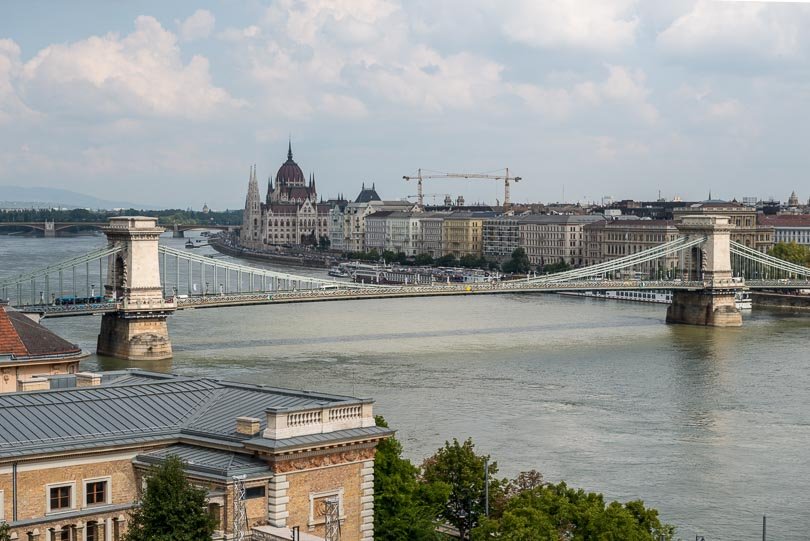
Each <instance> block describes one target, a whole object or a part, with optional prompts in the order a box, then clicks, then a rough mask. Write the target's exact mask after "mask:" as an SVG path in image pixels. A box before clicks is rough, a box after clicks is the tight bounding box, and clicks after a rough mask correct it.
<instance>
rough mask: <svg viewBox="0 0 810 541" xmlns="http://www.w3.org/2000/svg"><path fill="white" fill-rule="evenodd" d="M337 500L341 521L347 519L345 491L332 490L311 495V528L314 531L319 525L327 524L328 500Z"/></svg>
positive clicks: (340, 489)
mask: <svg viewBox="0 0 810 541" xmlns="http://www.w3.org/2000/svg"><path fill="white" fill-rule="evenodd" d="M333 498H337V500H338V516H339V519H340V520H343V519H344V518H346V517H345V514H344V510H343V489H342V488H339V489H336V490H330V491H326V492H310V494H309V523H308V525H309V528H310V529H312V528H314V527H315V526H316V525H318V524H324V523H325V522H326V506H327V500H329V499H333Z"/></svg>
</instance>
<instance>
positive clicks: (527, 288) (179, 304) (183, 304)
mask: <svg viewBox="0 0 810 541" xmlns="http://www.w3.org/2000/svg"><path fill="white" fill-rule="evenodd" d="M705 285H706V284H704V283H703V282H684V281H681V280H677V281H633V280H624V281H611V280H605V281H582V282H567V283H532V282H527V281H513V282H495V283H492V284H490V283H476V284H442V285H429V286H399V287H397V286H392V287H373V288H371V287H370V288H363V289H348V288H346V289H304V290H300V291H269V292H258V291H257V292H246V293H228V294H224V295H216V294H214V295H197V296H192V297H181V298H177V299H176V308H177V310H188V309H196V308H218V307H226V306H244V305H252V304H287V303H303V302H325V301H347V300H362V299H388V298H407V297H438V296H454V295H503V294H514V293H558V292H565V291H638V290H641V291H644V290H670V291H672V290H676V291H677V290H682V291H683V290H685V291H697V290H701V289H704V288H705ZM729 289H739V290H749V289H810V280H757V281H748V282H745V283H744V284H742V283H731V284H729ZM173 306H174V305H173V304H172V305H171V307H170V308H169V309H173ZM19 309H20V310H22V311H24V312H30V313H37V314H40V315H42V317H71V316H81V315H92V314H102V313H105V312H115V311H117V310H120V309H122V306H121V304H120V303H112V302H109V303H97V304H75V305H72V304H67V305H26V306H20V307H19Z"/></svg>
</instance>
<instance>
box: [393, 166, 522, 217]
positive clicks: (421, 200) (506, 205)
mask: <svg viewBox="0 0 810 541" xmlns="http://www.w3.org/2000/svg"><path fill="white" fill-rule="evenodd" d="M505 171H506V173H505V174H504V175H490V174H486V173H435V174H431V175H423V174H422V169H421V168H419V169H417V173H416V176H415V177H409V176H403V177H402V178H403V179H405V180H406V181H410V180H416V193H417V204H418V205H419V208H420V209H421V208H425V197H424V192H423V190H422V181H423V180H424V179H426V178H466V179H486V180H502V181H503V210H504V212H509V210H510V207H511V205H512V203H511V198H510V189H509V181H515V182H518V181H520V180H521V177H510V176H509V168H508V167H507V168H506V169H505Z"/></svg>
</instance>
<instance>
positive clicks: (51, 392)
mask: <svg viewBox="0 0 810 541" xmlns="http://www.w3.org/2000/svg"><path fill="white" fill-rule="evenodd" d="M177 383H188V384H197V383H216V382H215V381H212V380H209V379H202V378H201V379H198V380H193V379H192V380H169V381H155V382H149V383H144V382H140V383H124V384H121V385H116V386H115V387H114V389H115V390H120V389H127V388H132V387H142V386H143V387H149V388H152V387H155V386H159V385H164V384H177ZM219 387H220V386H219V385H217V386H216V387H213V388H212V387H210V386H205V387H198V388H196V389H182V390H175V391H171V390H163V391H162V392H157V393H152V394H153V395H166V394H178V393H193V392H199V391H204V390H205V389H206V388H207V389H212V390H213V389H217V388H219ZM111 389H113V387H110V386H106V385H99V386H94V387H68V388H58V389H44V390H39V391H24V392H18V393H7V394H0V410H5V409H14V408H33V407H39V406H53V405H55V404H68V403H70V404H75V403H83V402H94V401H95V397H87V398H80V399H78V400H76V399H64V400H59V401H55V402H47V403H44V402H42V403H39V404H19V403H18V404H3V401H4V400H6V399H8V400H10V399H12V398H19V397H21V396H28V397H31V396H36V395H47V396H62V397H64V396H65V395H73V394H75V393H77V392H79V393H90V392H93V391H104V390H111ZM137 396H143V395H137ZM117 398H119V399H120V398H126V397H117Z"/></svg>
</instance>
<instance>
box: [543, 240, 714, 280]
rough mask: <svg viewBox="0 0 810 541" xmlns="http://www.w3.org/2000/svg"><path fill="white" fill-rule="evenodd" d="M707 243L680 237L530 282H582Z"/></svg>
mask: <svg viewBox="0 0 810 541" xmlns="http://www.w3.org/2000/svg"><path fill="white" fill-rule="evenodd" d="M705 241H706V238H705V237H698V238H693V239H690V240H687V238H686V237H679V238H677V239H675V240H672V241H669V242H667V243H664V244H661V245H659V246H656V247H654V248H650V249H648V250H643V251H641V252H636V253H635V254H630V255H627V256H624V257H619V258H616V259H612V260H610V261H606V262H604V263H597V264H596V265H590V266H588V267H582V268H579V269H573V270H570V271H565V272H560V273H556V274H549V275H544V276H539V277H537V278H533V279H530V280H529V282H532V283H538V284H543V283H559V282H568V281H572V280H582V279H585V278H590V277H597V276H600V275H605V274H609V273H613V272H616V271H619V270H623V269H628V268H632V267H634V266H636V265H639V264H642V263H647V262H649V261H655V260H656V259H660V258H662V257H667V256H670V255H674V254H677V253H679V252H683V251H684V250H687V249H689V248H691V247H693V246H697V245H699V244H702V243H703V242H705Z"/></svg>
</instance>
